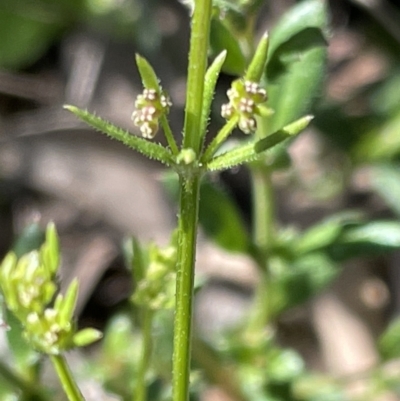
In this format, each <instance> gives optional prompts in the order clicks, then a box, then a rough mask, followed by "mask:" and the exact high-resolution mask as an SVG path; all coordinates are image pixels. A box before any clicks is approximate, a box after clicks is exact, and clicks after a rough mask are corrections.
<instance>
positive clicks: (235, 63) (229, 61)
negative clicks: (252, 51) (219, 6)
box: [210, 18, 246, 76]
mask: <svg viewBox="0 0 400 401" xmlns="http://www.w3.org/2000/svg"><path fill="white" fill-rule="evenodd" d="M210 46H211V50H212V54H220V53H221V52H222V51H223V50H226V51H227V55H226V59H225V62H224V64H223V66H222V71H224V72H226V73H228V74H231V75H236V76H241V75H243V73H244V70H245V68H246V58H245V56H244V55H243V53H242V50H241V48H240V45H239V42H238V40H237V38H236V37H235V36H234V35H233V34H232V33H231V31H230V30H228V29H227V28H226V27H225V26H224V24H223V23H222V22H221V21H219V20H218V19H216V18H213V19H212V21H211V27H210Z"/></svg>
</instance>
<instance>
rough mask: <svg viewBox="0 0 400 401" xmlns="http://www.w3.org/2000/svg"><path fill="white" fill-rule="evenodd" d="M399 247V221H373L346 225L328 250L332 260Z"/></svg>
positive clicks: (377, 252) (377, 253)
mask: <svg viewBox="0 0 400 401" xmlns="http://www.w3.org/2000/svg"><path fill="white" fill-rule="evenodd" d="M399 248H400V223H398V222H395V221H374V222H369V223H365V224H362V225H361V224H360V225H359V226H353V227H351V226H350V227H348V228H346V230H344V231H343V233H342V235H341V236H340V238H339V239H338V240H337V242H336V243H334V244H332V245H331V246H330V247H329V249H328V252H329V254H330V256H331V258H333V259H334V260H339V261H340V260H345V259H349V258H354V257H357V256H364V257H365V256H367V255H379V254H381V253H383V252H388V251H393V250H396V249H399Z"/></svg>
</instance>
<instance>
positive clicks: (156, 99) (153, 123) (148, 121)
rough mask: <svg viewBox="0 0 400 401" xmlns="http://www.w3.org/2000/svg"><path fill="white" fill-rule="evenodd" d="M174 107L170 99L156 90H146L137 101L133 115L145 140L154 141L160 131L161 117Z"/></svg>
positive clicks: (134, 121)
mask: <svg viewBox="0 0 400 401" xmlns="http://www.w3.org/2000/svg"><path fill="white" fill-rule="evenodd" d="M170 106H172V103H171V101H170V99H169V97H168V96H167V95H166V94H164V93H161V94H159V93H158V92H157V91H156V90H155V89H148V88H147V89H144V90H143V93H142V94H140V95H138V96H137V98H136V101H135V108H136V110H135V111H134V112H133V113H132V121H133V123H134V124H135V125H136V126H137V127H138V128H139V129H140V132H141V134H142V136H143V137H144V138H148V139H152V138H154V136H155V135H156V133H157V131H158V125H159V119H160V117H161V116H162V115H163V114H165V113H168V110H169V108H170Z"/></svg>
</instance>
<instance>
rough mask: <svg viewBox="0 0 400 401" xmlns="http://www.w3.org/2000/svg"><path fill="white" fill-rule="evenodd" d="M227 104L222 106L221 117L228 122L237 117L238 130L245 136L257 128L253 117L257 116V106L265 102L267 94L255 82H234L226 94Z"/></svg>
mask: <svg viewBox="0 0 400 401" xmlns="http://www.w3.org/2000/svg"><path fill="white" fill-rule="evenodd" d="M227 95H228V98H229V103H226V104H223V105H222V108H221V115H222V117H224V118H225V119H227V120H229V119H230V118H232V117H233V116H234V115H238V116H239V123H238V125H239V129H240V130H241V131H243V132H244V133H245V134H251V133H253V132H254V131H255V130H256V128H257V123H256V119H255V116H256V115H259V114H260V113H259V109H258V105H260V104H261V103H264V102H265V101H266V100H267V92H266V90H265V89H264V88H262V87H261V86H260V85H259V84H258V83H257V82H252V81H243V80H236V81H234V82H233V83H232V86H231V88H230V89H229V90H228V92H227Z"/></svg>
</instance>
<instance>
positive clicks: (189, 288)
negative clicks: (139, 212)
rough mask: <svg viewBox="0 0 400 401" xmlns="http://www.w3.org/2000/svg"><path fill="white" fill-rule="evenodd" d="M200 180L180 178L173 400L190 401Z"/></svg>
mask: <svg viewBox="0 0 400 401" xmlns="http://www.w3.org/2000/svg"><path fill="white" fill-rule="evenodd" d="M199 183H200V178H199V177H198V176H197V177H194V178H190V179H185V178H183V177H181V178H180V188H181V193H180V202H179V216H178V227H179V239H178V243H179V246H178V265H177V283H176V309H175V325H174V354H173V361H172V364H173V368H172V374H173V379H172V384H173V397H172V398H173V401H187V400H188V395H189V375H190V359H191V340H192V330H191V329H192V304H193V285H194V265H195V256H196V237H197V219H198V205H199V191H200V188H199Z"/></svg>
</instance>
